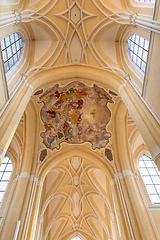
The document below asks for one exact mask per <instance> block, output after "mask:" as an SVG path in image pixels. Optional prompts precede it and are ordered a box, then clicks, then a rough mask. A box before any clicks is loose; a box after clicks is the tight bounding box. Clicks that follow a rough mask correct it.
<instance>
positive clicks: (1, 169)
mask: <svg viewBox="0 0 160 240" xmlns="http://www.w3.org/2000/svg"><path fill="white" fill-rule="evenodd" d="M11 174H12V162H11V160H10V159H9V157H7V156H5V158H4V159H3V161H2V163H1V166H0V204H1V202H2V199H3V196H4V193H5V191H6V188H7V184H8V182H9V179H10V176H11Z"/></svg>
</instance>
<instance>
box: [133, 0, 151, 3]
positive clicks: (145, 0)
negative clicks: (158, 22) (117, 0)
mask: <svg viewBox="0 0 160 240" xmlns="http://www.w3.org/2000/svg"><path fill="white" fill-rule="evenodd" d="M137 2H144V3H155V0H137Z"/></svg>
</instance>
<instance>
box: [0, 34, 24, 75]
mask: <svg viewBox="0 0 160 240" xmlns="http://www.w3.org/2000/svg"><path fill="white" fill-rule="evenodd" d="M1 49H2V55H3V62H4V68H5V72H6V73H7V72H8V71H9V70H10V69H11V68H12V67H13V66H14V65H15V64H16V63H17V62H18V60H19V59H20V56H21V53H22V49H23V40H22V37H21V36H20V35H19V34H18V33H17V32H15V33H12V34H10V35H8V36H7V37H5V38H3V39H2V40H1Z"/></svg>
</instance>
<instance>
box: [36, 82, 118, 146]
mask: <svg viewBox="0 0 160 240" xmlns="http://www.w3.org/2000/svg"><path fill="white" fill-rule="evenodd" d="M38 102H39V103H41V102H43V103H44V106H43V107H42V109H41V113H40V115H41V118H42V121H43V123H44V127H45V132H42V133H41V137H42V138H43V143H44V144H45V145H46V147H48V148H50V149H54V148H58V149H59V147H60V143H62V142H67V143H73V144H78V143H84V142H90V143H91V144H92V148H93V149H96V148H99V149H100V148H103V147H105V146H106V144H107V143H108V142H109V138H110V137H111V133H109V132H107V131H106V125H107V124H108V122H109V121H110V118H111V111H110V110H109V108H108V107H107V104H108V103H114V102H113V100H112V97H111V96H110V95H109V94H108V93H107V92H106V91H105V90H104V89H103V88H99V87H98V86H97V85H94V86H93V87H88V86H86V85H84V84H83V83H80V82H72V83H70V84H68V85H67V86H65V87H59V85H58V84H57V85H55V86H54V87H53V88H51V89H48V90H47V91H46V92H45V93H44V94H43V95H41V97H40V100H39V101H38Z"/></svg>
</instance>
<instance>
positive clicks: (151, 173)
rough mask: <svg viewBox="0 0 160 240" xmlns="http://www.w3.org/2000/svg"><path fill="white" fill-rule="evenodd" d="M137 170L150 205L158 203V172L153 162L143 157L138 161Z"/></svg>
mask: <svg viewBox="0 0 160 240" xmlns="http://www.w3.org/2000/svg"><path fill="white" fill-rule="evenodd" d="M139 170H140V173H141V175H142V178H143V180H144V183H145V184H146V187H147V190H148V193H149V195H150V198H151V201H152V203H160V171H159V170H158V168H157V166H156V164H155V162H154V160H153V159H152V158H150V157H148V156H146V155H143V156H142V157H141V158H140V160H139Z"/></svg>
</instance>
